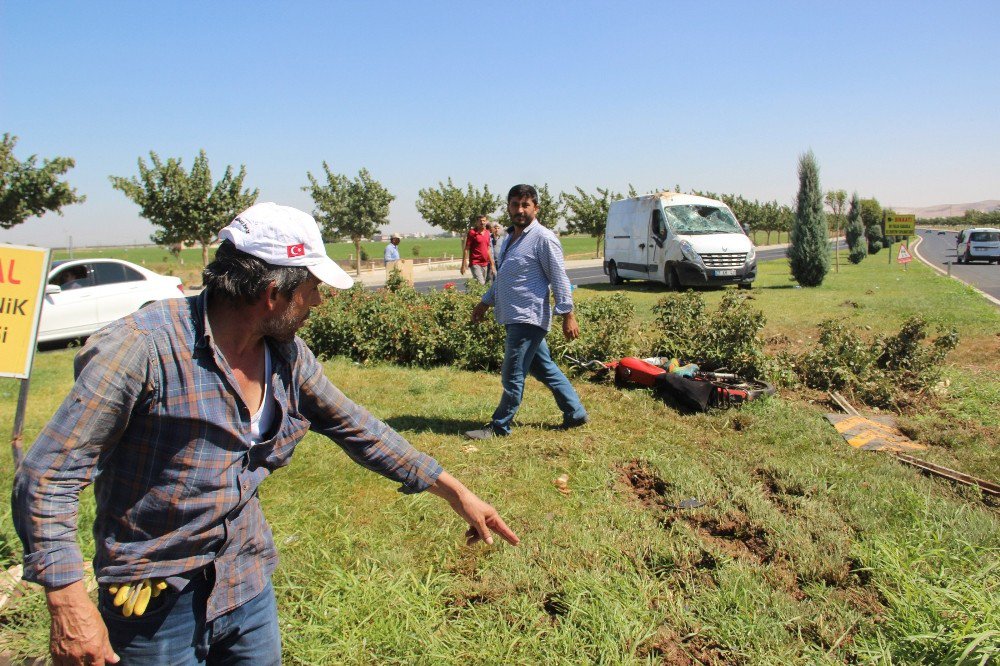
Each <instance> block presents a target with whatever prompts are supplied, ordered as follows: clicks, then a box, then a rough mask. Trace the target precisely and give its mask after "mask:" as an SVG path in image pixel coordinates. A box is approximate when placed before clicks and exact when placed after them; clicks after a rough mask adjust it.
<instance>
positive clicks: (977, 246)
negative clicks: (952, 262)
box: [955, 227, 1000, 264]
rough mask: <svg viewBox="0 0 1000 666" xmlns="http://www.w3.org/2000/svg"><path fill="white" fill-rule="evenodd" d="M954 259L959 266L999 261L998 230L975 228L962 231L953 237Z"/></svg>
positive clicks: (999, 240) (999, 231) (999, 244)
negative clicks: (980, 261) (981, 261)
mask: <svg viewBox="0 0 1000 666" xmlns="http://www.w3.org/2000/svg"><path fill="white" fill-rule="evenodd" d="M955 257H956V260H957V261H958V263H960V264H963V263H964V264H970V263H972V262H973V261H978V260H980V259H981V260H983V261H988V262H990V263H991V264H992V263H993V262H995V261H998V260H1000V229H993V228H990V227H977V228H975V229H964V230H963V231H961V232H960V233H959V234H958V236H956V237H955Z"/></svg>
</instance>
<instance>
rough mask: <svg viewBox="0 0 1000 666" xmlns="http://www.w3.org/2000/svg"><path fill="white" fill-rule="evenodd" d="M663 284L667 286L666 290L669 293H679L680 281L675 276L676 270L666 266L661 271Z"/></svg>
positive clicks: (678, 277)
mask: <svg viewBox="0 0 1000 666" xmlns="http://www.w3.org/2000/svg"><path fill="white" fill-rule="evenodd" d="M663 282H664V283H665V284H666V285H667V289H668V290H670V291H680V290H681V279H680V276H678V275H677V269H676V268H671V267H670V266H667V267H666V268H664V269H663Z"/></svg>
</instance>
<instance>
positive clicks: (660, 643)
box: [0, 255, 1000, 664]
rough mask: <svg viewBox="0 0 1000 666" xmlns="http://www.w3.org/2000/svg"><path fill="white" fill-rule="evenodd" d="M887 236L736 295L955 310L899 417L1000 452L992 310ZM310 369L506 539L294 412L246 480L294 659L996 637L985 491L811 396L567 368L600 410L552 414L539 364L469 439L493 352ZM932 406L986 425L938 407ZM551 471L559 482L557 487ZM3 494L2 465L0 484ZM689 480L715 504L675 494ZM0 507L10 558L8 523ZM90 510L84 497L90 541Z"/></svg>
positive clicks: (10, 395) (60, 383)
mask: <svg viewBox="0 0 1000 666" xmlns="http://www.w3.org/2000/svg"><path fill="white" fill-rule="evenodd" d="M880 256H881V259H880V257H879V256H876V257H874V258H872V259H871V260H869V261H867V262H865V263H863V264H862V265H861V266H857V267H853V266H852V267H850V268H849V269H847V268H845V267H843V266H842V267H841V273H840V275H839V276H834V275H833V274H831V276H829V277H828V279H827V281H826V283H825V284H824V286H823V287H820V288H818V289H814V290H798V289H792V288H789V283H788V282H787V268H784V262H770V263H767V264H764V265H763V266H762V274H761V279H760V288H758V289H755V290H754V291H753V292H752V294H753V296H754V304H755V305H756V306H757V307H759V308H761V309H762V310H764V311H765V313H766V314H767V316H768V320H769V322H771V323H769V325H768V328H767V330H766V334H767V335H774V336H777V335H785V336H788V337H789V338H790V339H791V342H790V343H782V344H790V345H796V344H798V343H797V340H798V339H799V338H801V339H802V340H803V343H802V344H806V343H807V342H808V336H809V335H813V337H815V334H814V331H813V328H814V326H815V323H816V322H818V321H819V320H821V319H822V318H824V317H825V316H834V315H842V316H845V317H848V318H849V319H850V320H851V321H853V322H855V323H857V324H858V325H860V326H871V327H872V329H873V332H875V331H879V330H886V331H887V330H891V329H892V327H893V326H898V324H899V322H900V321H901V318H903V317H905V316H906V315H908V314H909V313H911V312H920V313H924V314H925V315H928V316H929V315H934V317H935V320H936V321H940V322H941V323H944V324H948V325H955V326H957V327H959V328H960V332H961V334H962V336H963V341H962V343H961V345H962V346H961V347H960V348H959V350H958V352H957V353H956V355H955V360H953V361H952V364H951V365H950V366H949V368H948V373H949V376H950V377H951V378H952V384H951V387H950V397H949V398H948V399H947V400H944V401H941V402H934V403H932V402H928V403H927V408H926V410H925V413H920V414H913V415H907V416H906V418H910V419H913V420H914V422H917V423H922V422H921V419H923V420H924V421H926V422H927V423H924V424H923V427H925V428H926V429H927V432H929V433H935V434H936V435H937V436H938V437H939V438H940V440H941V441H940V442H939V443H937V444H936V446H935V447H934V448H935V450H938V451H939V452H940V454H941V455H947V456H952V457H953V458H954V459H955V460H956V461H958V462H962V463H969V462H970V461H974V460H975V458H976V455H980V454H976V455H973V454H972V453H970V451H980V449H979V448H977V447H986V446H987V445H988V444H990V443H992V446H993V447H994V448H993V449H992V451H989V452H987V450H986V449H983V450H982V453H981V458H982V460H983V463H982V464H983V465H984V466H987V467H988V466H989V465H993V466H994V468H995V465H996V463H995V458H996V455H995V446H996V444H997V441H996V435H995V434H994V433H996V432H997V430H1000V422H998V417H997V415H996V413H995V412H996V409H995V406H996V404H1000V390H998V382H997V380H996V377H997V374H996V368H995V367H994V366H992V365H990V364H991V363H992V364H996V363H997V362H998V361H997V360H996V359H997V355H996V354H994V355H993V356H992V357H984V356H983V354H982V352H983V350H984V345H988V344H994V345H995V344H996V339H997V336H996V334H997V332H998V331H1000V316H998V315H997V313H996V310H995V309H994V308H992V306H989V305H988V304H985V302H984V301H982V299H980V298H979V297H978V296H975V295H973V294H970V293H969V291H968V290H967V289H965V288H964V287H962V286H961V285H957V283H953V282H950V281H947V280H945V279H943V278H941V279H939V278H936V277H935V276H934V275H933V274H931V273H930V271H924V270H921V269H920V267H919V266H913V265H911V267H910V269H909V270H908V271H907V272H906V274H905V275H904V274H903V273H902V271H901V270H899V269H897V268H896V267H891V268H890V267H889V266H887V265H885V264H884V263H883V261H884V255H880ZM897 277H899V278H900V279H899V280H897V279H896V278H897ZM876 287H877V288H876ZM869 289H870V290H871V291H872V293H871V294H867V293H865V292H866V291H867V290H869ZM604 290H605V287H603V286H599V287H594V288H587V287H580V288H578V289H577V290H576V292H575V293H576V294H578V295H579V296H580V297H581V298H592V297H594V296H595V295H598V294H600V293H601V292H602V291H604ZM625 291H626V293H628V294H629V295H630V296H631V297H632V298H634V299H635V300H636V303H637V305H638V306H639V308H640V311H641V312H644V313H648V307H650V306H651V305H652V304H653V303H654V302H655V300H656V299H657V298H658V297H659V296H662V292H661V291H660V290H658V289H656V288H654V287H649V286H644V285H639V284H629V285H627V287H626V289H625ZM705 295H706V298H707V299H709V300H713V299H716V298H718V297H719V292H714V291H709V292H706V294H705ZM845 300H853V301H856V302H857V303H858V304H859V305H860V307H855V306H854V305H848V306H845V305H842V303H843V301H845ZM944 305H947V306H948V307H947V308H945V307H944ZM644 316H647V317H648V314H646V315H644ZM793 334H794V337H793ZM991 336H992V338H991ZM991 340H992V342H990V341H991ZM776 344H777V343H776ZM967 345H971V346H972V347H971V348H966V346H967ZM977 352H978V356H977ZM71 359H72V350H65V351H56V352H47V353H43V354H40V355H39V356H38V357H37V359H36V371H35V374H34V376H33V378H32V393H31V400H30V401H29V411H28V418H27V428H26V440H27V441H31V440H32V439H33V438H34V437H35V436H37V433H38V431H39V429H40V428H41V427H42V425H43V424H44V422H45V420H46V419H47V418H48V416H49V415H51V413H52V412H53V411H54V409H55V407H56V406H57V404H58V402H59V400H60V399H61V397H62V396H63V395H64V394H65V392H66V390H67V389H68V387H69V383H70V381H71V368H70V361H71ZM984 359H985V360H986V366H985V368H982V366H983V361H984ZM977 366H979V367H980V370H982V371H980V370H977ZM326 369H327V373H328V375H329V376H330V378H331V379H332V380H333V381H334V382H335V383H336V384H337V385H338V386H340V387H341V388H342V389H343V390H344V391H345V392H346V393H348V394H349V395H351V396H352V397H353V398H354V399H355V400H357V401H358V402H360V403H361V404H364V405H366V406H367V407H368V408H369V409H371V410H372V411H373V412H374V413H375V414H376V415H378V416H379V417H381V418H383V419H385V420H386V421H387V422H388V423H390V424H391V425H393V426H394V427H396V428H397V429H398V430H400V431H401V432H402V433H403V434H404V435H405V436H406V437H407V438H408V439H409V440H410V441H411V442H413V443H414V444H415V445H416V446H417V447H418V448H420V449H422V450H425V451H428V452H429V453H431V454H432V455H434V456H435V457H437V458H438V459H439V460H440V461H441V462H442V463H443V464H444V465H445V467H446V468H447V469H449V470H450V471H451V472H453V473H454V474H455V475H456V476H458V477H459V478H460V479H462V480H464V481H465V482H466V483H467V484H468V485H469V486H470V487H471V488H473V489H474V490H475V491H477V492H478V493H480V494H481V495H482V496H483V497H484V498H486V499H488V500H489V501H491V502H493V503H494V504H495V505H496V506H497V507H498V508H499V509H500V511H501V512H502V514H503V515H504V517H505V518H506V519H507V520H508V522H509V523H510V524H511V526H512V527H513V528H514V529H515V530H516V531H517V532H518V534H519V535H520V536H521V538H522V540H523V541H522V545H521V546H519V547H517V548H512V547H509V546H494V547H492V548H489V547H484V546H476V547H472V548H467V547H465V546H463V545H461V535H462V532H463V531H464V528H463V526H462V525H461V524H459V520H458V519H457V518H456V517H455V516H453V515H452V514H450V512H449V510H448V509H447V507H446V506H445V505H444V504H443V503H442V502H440V501H438V500H437V499H436V498H434V497H431V496H429V495H420V496H403V495H400V494H399V493H396V492H395V491H394V488H393V487H392V485H391V484H389V483H387V482H385V481H384V480H381V479H379V478H377V477H374V476H372V475H371V474H369V473H367V472H365V471H364V470H361V469H360V468H358V467H357V466H356V465H354V464H353V463H351V462H350V461H349V460H348V459H347V458H346V456H344V455H342V454H341V453H339V452H338V450H337V448H336V446H334V445H332V444H331V443H330V442H328V441H326V440H323V439H322V438H320V437H318V436H315V435H309V436H308V437H307V438H306V439H305V440H304V441H303V442H302V444H301V445H300V447H299V449H298V450H297V452H296V456H295V458H294V460H293V462H292V465H291V466H290V467H289V468H287V469H282V470H279V471H278V472H277V473H275V474H274V475H273V477H272V478H271V479H269V480H268V481H267V482H266V483H265V484H264V486H263V487H262V490H261V495H262V501H263V504H264V507H265V512H266V514H267V516H268V518H269V520H270V522H271V525H272V527H273V530H274V534H275V539H276V543H277V545H278V548H279V550H280V552H281V557H282V562H281V564H280V565H279V568H278V571H277V573H276V575H275V587H276V589H277V593H278V604H279V609H280V621H281V626H282V633H283V640H284V645H285V657H286V661H287V662H288V663H291V664H317V663H330V664H340V663H349V664H353V663H356V664H368V663H389V664H412V663H417V664H432V663H433V664H438V663H445V664H466V663H483V664H485V663H519V664H520V663H523V664H537V663H557V664H578V663H595V662H597V663H605V664H637V663H688V662H685V661H684V659H685V658H698V659H701V660H702V661H704V662H706V663H713V659H714V660H716V663H744V664H840V663H845V662H855V663H856V662H860V663H882V664H902V663H908V664H909V663H922V664H939V663H958V662H959V659H960V658H961V656H962V654H963V652H965V651H966V650H968V655H967V656H968V657H969V659H968V661H967V662H966V663H970V664H971V663H980V662H981V661H982V660H983V659H984V658H986V657H987V656H988V654H991V653H990V652H989V651H993V652H992V654H994V657H993V659H994V660H995V659H996V658H997V657H996V656H995V655H996V652H995V651H996V650H997V646H998V644H1000V637H998V635H997V634H996V630H997V627H1000V589H998V588H1000V584H998V581H1000V576H998V575H997V574H998V573H1000V571H998V568H997V567H998V564H997V563H998V556H1000V517H998V514H997V512H996V509H995V508H991V507H990V506H987V505H985V504H984V503H983V502H982V501H981V499H980V498H978V497H977V496H976V494H975V493H973V492H970V491H968V490H963V489H956V488H953V487H951V486H949V485H948V484H946V483H945V482H942V481H939V480H935V479H931V478H927V477H924V476H921V475H919V474H918V473H916V472H915V471H913V470H911V469H909V468H906V467H903V466H901V465H899V464H897V463H895V462H894V461H893V460H892V459H891V458H889V457H888V456H885V455H881V454H877V453H867V452H861V451H856V450H854V449H852V448H851V447H849V446H847V445H846V444H845V443H844V442H843V440H841V439H840V437H839V436H838V435H837V434H836V433H835V432H834V431H833V429H832V428H831V427H830V426H829V425H828V424H827V423H826V421H825V420H824V419H823V417H822V412H823V411H825V410H826V408H825V407H824V406H821V405H818V404H810V402H809V400H810V399H813V398H815V396H811V395H799V394H795V393H791V394H787V395H783V396H781V397H779V398H777V399H772V400H768V401H764V402H759V403H751V404H750V405H748V406H746V407H745V408H744V409H742V410H740V411H721V412H714V413H709V414H703V415H681V414H678V413H677V412H676V411H675V410H674V409H672V408H671V407H670V406H668V405H665V404H664V403H663V402H661V401H658V400H656V399H654V398H653V397H652V396H650V395H649V394H648V393H647V392H646V391H641V390H636V391H620V390H616V389H614V388H613V387H611V386H608V385H603V384H594V383H589V382H585V381H577V382H575V383H576V385H577V387H578V388H579V390H580V393H581V397H582V399H583V401H584V403H585V404H586V405H587V406H588V409H589V410H590V412H591V416H592V417H593V422H592V423H591V424H590V425H588V426H586V427H585V428H582V429H580V430H575V431H571V432H561V431H556V430H553V429H551V428H550V425H551V424H555V423H557V422H558V421H559V418H560V415H559V413H558V410H557V409H556V407H555V405H554V403H553V401H552V399H551V397H550V396H549V394H548V392H547V391H545V389H544V388H543V387H541V386H540V385H539V384H537V383H535V382H534V381H532V382H531V383H529V386H528V387H527V390H526V394H525V403H524V406H523V408H522V410H521V412H520V414H519V416H518V419H519V427H518V428H517V429H516V430H515V433H514V435H513V436H511V437H510V438H506V439H502V440H496V441H492V442H488V443H483V444H480V445H478V449H479V450H478V451H475V452H472V451H469V450H468V449H466V448H465V447H466V446H467V444H468V442H465V441H463V440H462V439H460V437H459V436H458V433H459V432H461V431H462V430H463V429H467V428H471V427H476V426H478V425H480V424H482V423H483V422H484V421H486V420H487V419H488V418H489V415H490V413H491V412H492V410H493V407H494V406H495V402H496V400H497V398H498V396H499V382H498V379H497V377H496V376H495V375H491V374H486V373H469V372H462V371H457V370H453V369H451V368H437V369H432V370H418V369H403V368H398V367H393V366H387V365H375V366H367V367H366V366H359V365H356V364H353V363H350V362H348V361H346V360H342V359H340V360H334V361H331V362H329V363H327V364H326ZM15 401H16V383H15V382H13V381H10V380H2V381H0V405H3V410H2V412H0V429H2V428H7V429H8V431H9V427H10V419H11V418H12V414H13V405H14V403H15ZM944 415H947V417H948V418H950V419H953V420H957V422H958V423H967V424H971V423H977V424H979V429H978V431H977V432H965V431H966V430H968V428H959V429H958V431H956V432H952V433H951V434H950V435H949V433H948V432H946V431H941V430H936V429H934V426H933V423H934V420H935V419H936V418H943V417H944ZM959 435H962V436H963V437H965V439H961V438H960V437H959ZM977 438H978V439H977ZM991 460H992V462H991ZM970 464H971V463H970ZM982 471H983V470H982V469H980V470H979V472H980V473H982ZM560 474H568V475H569V477H570V480H569V485H570V488H571V490H572V492H571V493H570V494H569V495H562V494H560V493H558V492H557V491H556V489H555V487H554V486H553V484H552V480H553V479H554V478H556V477H557V476H559V475H560ZM9 491H10V473H9V471H8V470H7V468H5V469H4V471H3V472H0V494H5V496H9ZM688 497H697V498H699V499H701V500H703V501H705V502H706V505H705V506H704V507H702V508H699V509H695V510H689V511H684V510H676V509H671V508H670V507H669V506H667V504H673V503H676V502H678V501H679V500H681V499H683V498H688ZM0 506H3V509H0V511H3V512H4V513H3V514H2V518H3V522H2V530H0V535H2V538H3V540H4V543H6V544H7V545H6V546H5V548H6V549H7V551H6V552H5V553H3V555H4V560H5V563H9V561H10V558H11V556H12V555H13V553H12V544H16V543H17V542H16V537H14V536H13V530H12V528H11V526H10V519H9V516H8V515H7V514H6V512H7V511H9V509H7V507H6V506H4V505H0ZM92 507H93V500H92V497H90V496H89V495H88V496H87V497H86V499H85V501H84V511H83V518H82V522H83V525H84V526H83V528H82V529H81V538H82V540H83V542H84V550H85V552H86V553H92V552H93V545H92V543H91V541H90V536H89V522H90V521H92V515H93V509H92ZM991 632H992V633H991ZM46 641H47V621H46V614H45V609H44V603H43V601H42V599H41V596H40V595H39V594H31V595H28V596H25V597H22V598H20V599H17V600H15V602H14V603H13V605H12V606H11V607H9V608H8V609H7V610H5V611H4V614H3V615H2V616H0V649H3V648H7V649H11V650H13V651H15V652H16V653H17V654H42V653H43V652H44V650H45V645H46ZM691 663H698V662H691Z"/></svg>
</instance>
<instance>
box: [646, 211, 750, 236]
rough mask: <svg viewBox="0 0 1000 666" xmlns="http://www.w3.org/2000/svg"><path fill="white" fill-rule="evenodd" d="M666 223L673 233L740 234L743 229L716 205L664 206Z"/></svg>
mask: <svg viewBox="0 0 1000 666" xmlns="http://www.w3.org/2000/svg"><path fill="white" fill-rule="evenodd" d="M664 212H665V213H666V214H667V224H669V225H670V227H671V228H672V229H673V230H674V232H675V233H677V234H681V235H692V234H695V235H696V234H720V233H722V234H741V233H743V229H741V228H740V225H739V224H738V223H737V222H736V218H735V217H733V214H732V213H730V212H729V211H728V210H726V209H725V208H719V207H717V206H700V205H687V206H666V207H665V208H664Z"/></svg>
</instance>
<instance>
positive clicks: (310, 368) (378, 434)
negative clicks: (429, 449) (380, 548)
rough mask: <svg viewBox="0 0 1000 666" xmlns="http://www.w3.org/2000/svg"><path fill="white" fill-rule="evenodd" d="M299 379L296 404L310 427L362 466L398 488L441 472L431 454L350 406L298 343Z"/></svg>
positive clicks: (414, 488) (426, 483)
mask: <svg viewBox="0 0 1000 666" xmlns="http://www.w3.org/2000/svg"><path fill="white" fill-rule="evenodd" d="M299 358H300V360H301V363H302V366H301V367H300V370H299V372H301V377H302V379H303V382H302V387H301V391H300V396H299V400H300V406H301V409H302V413H303V416H305V417H306V418H307V419H309V420H310V422H311V426H310V429H311V430H313V431H314V432H318V433H320V434H323V435H326V436H327V437H329V438H330V439H332V440H333V441H334V442H336V443H337V444H338V445H339V446H340V448H342V449H343V450H344V452H345V453H347V455H348V456H349V457H350V458H351V460H353V461H354V462H356V463H358V464H359V465H361V466H362V467H364V468H366V469H369V470H371V471H373V472H376V473H378V474H381V475H382V476H384V477H386V478H388V479H392V480H393V481H398V482H399V483H400V484H402V485H401V487H400V491H401V492H403V493H406V494H410V493H418V492H421V491H423V490H426V489H427V488H428V487H430V486H432V485H433V484H434V483H435V482H436V481H437V478H438V476H440V475H441V472H442V471H443V470H442V468H441V465H439V464H438V462H437V461H436V460H434V458H432V457H430V456H428V455H427V454H425V453H421V452H420V451H417V450H416V449H415V448H413V446H411V445H410V443H409V442H407V441H406V440H405V439H404V438H403V437H402V435H400V434H399V433H397V432H396V431H395V430H393V429H392V428H390V427H389V426H387V425H386V424H385V423H383V422H382V421H380V420H378V419H377V418H375V417H374V416H372V415H371V414H370V413H369V412H368V411H367V410H366V409H364V408H363V407H361V406H359V405H357V404H355V403H354V402H353V401H351V400H350V399H349V398H348V397H347V396H345V395H344V394H343V393H342V392H341V391H340V390H339V389H338V388H337V387H335V386H334V385H333V384H332V383H331V382H330V380H329V379H327V377H326V375H325V374H324V373H323V367H322V366H321V365H320V364H319V361H317V360H316V357H315V356H314V355H313V353H312V352H311V351H309V349H308V347H306V346H305V345H304V344H300V346H299Z"/></svg>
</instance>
